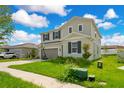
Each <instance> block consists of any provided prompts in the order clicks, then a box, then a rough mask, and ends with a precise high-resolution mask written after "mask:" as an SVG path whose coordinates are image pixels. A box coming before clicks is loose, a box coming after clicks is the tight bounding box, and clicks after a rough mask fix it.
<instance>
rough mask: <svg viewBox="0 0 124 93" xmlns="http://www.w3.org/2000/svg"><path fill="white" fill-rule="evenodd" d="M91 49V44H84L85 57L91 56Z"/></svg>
mask: <svg viewBox="0 0 124 93" xmlns="http://www.w3.org/2000/svg"><path fill="white" fill-rule="evenodd" d="M89 49H90V46H89V44H84V45H83V51H84V54H83V58H85V59H88V58H89V57H90V56H91V53H90V52H89Z"/></svg>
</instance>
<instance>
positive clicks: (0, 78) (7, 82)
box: [0, 72, 38, 88]
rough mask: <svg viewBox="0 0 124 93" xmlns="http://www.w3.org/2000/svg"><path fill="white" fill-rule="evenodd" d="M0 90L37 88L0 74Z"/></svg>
mask: <svg viewBox="0 0 124 93" xmlns="http://www.w3.org/2000/svg"><path fill="white" fill-rule="evenodd" d="M0 88H38V86H36V85H34V84H32V83H29V82H26V81H23V80H21V79H19V78H15V77H12V76H10V75H9V74H7V73H5V72H0Z"/></svg>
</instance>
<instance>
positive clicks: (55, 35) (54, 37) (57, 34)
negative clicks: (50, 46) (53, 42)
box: [53, 31, 60, 39]
mask: <svg viewBox="0 0 124 93" xmlns="http://www.w3.org/2000/svg"><path fill="white" fill-rule="evenodd" d="M58 38H60V31H58V32H53V39H58Z"/></svg>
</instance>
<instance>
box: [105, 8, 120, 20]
mask: <svg viewBox="0 0 124 93" xmlns="http://www.w3.org/2000/svg"><path fill="white" fill-rule="evenodd" d="M104 18H105V19H113V18H119V16H118V15H117V14H116V12H115V11H114V9H112V8H110V9H108V11H107V12H106V14H105V15H104Z"/></svg>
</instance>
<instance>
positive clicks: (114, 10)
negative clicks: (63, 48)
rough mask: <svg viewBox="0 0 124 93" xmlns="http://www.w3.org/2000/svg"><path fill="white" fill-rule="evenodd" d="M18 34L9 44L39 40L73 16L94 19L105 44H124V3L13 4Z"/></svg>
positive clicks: (16, 33)
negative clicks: (119, 4) (123, 4)
mask: <svg viewBox="0 0 124 93" xmlns="http://www.w3.org/2000/svg"><path fill="white" fill-rule="evenodd" d="M10 7H11V9H12V19H13V21H14V22H15V29H16V31H15V33H14V35H13V36H12V38H11V41H10V42H9V44H11V45H15V44H21V43H26V42H33V43H40V35H39V34H40V33H41V32H47V31H49V30H51V29H54V28H56V27H58V26H60V25H62V24H64V22H66V21H68V20H69V19H71V18H72V17H73V16H81V17H87V18H93V19H94V21H95V22H96V25H97V26H98V29H99V32H100V34H101V35H102V37H103V38H102V45H110V44H111V45H115V44H118V45H124V41H123V40H124V13H123V10H124V6H118V5H116V6H106V5H104V6H100V5H99V6H98V5H96V6H95V5H86V6H85V5H66V6H44V5H42V6H35V5H33V6H31V5H27V6H10Z"/></svg>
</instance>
